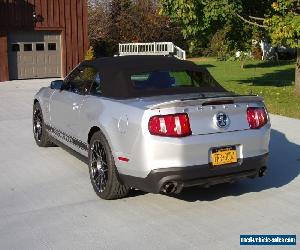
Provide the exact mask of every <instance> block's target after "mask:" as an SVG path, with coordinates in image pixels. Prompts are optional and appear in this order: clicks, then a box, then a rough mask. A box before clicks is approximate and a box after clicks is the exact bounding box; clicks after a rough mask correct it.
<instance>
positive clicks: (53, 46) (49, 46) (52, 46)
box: [48, 43, 56, 51]
mask: <svg viewBox="0 0 300 250" xmlns="http://www.w3.org/2000/svg"><path fill="white" fill-rule="evenodd" d="M48 50H50V51H55V50H56V43H48Z"/></svg>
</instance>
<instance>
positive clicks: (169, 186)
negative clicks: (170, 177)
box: [161, 182, 177, 194]
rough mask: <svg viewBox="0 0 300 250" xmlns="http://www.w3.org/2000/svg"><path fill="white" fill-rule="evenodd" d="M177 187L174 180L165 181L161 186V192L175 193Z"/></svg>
mask: <svg viewBox="0 0 300 250" xmlns="http://www.w3.org/2000/svg"><path fill="white" fill-rule="evenodd" d="M176 189H177V183H176V182H167V183H166V184H164V185H163V187H162V190H161V191H162V192H163V193H165V194H172V193H175V192H176Z"/></svg>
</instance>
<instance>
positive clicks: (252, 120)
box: [247, 108, 268, 129]
mask: <svg viewBox="0 0 300 250" xmlns="http://www.w3.org/2000/svg"><path fill="white" fill-rule="evenodd" d="M247 119H248V123H249V127H250V128H251V129H259V128H261V127H263V126H264V125H266V124H267V123H268V115H267V112H266V110H265V108H248V109H247Z"/></svg>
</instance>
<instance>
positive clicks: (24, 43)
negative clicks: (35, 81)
mask: <svg viewBox="0 0 300 250" xmlns="http://www.w3.org/2000/svg"><path fill="white" fill-rule="evenodd" d="M8 58H9V76H10V79H28V78H46V77H61V42H60V34H59V33H58V32H40V31H35V32H15V33H10V34H9V35H8Z"/></svg>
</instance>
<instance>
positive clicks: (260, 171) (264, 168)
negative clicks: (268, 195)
mask: <svg viewBox="0 0 300 250" xmlns="http://www.w3.org/2000/svg"><path fill="white" fill-rule="evenodd" d="M266 173H267V167H262V168H260V169H259V171H258V176H259V177H263V176H265V175H266Z"/></svg>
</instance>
